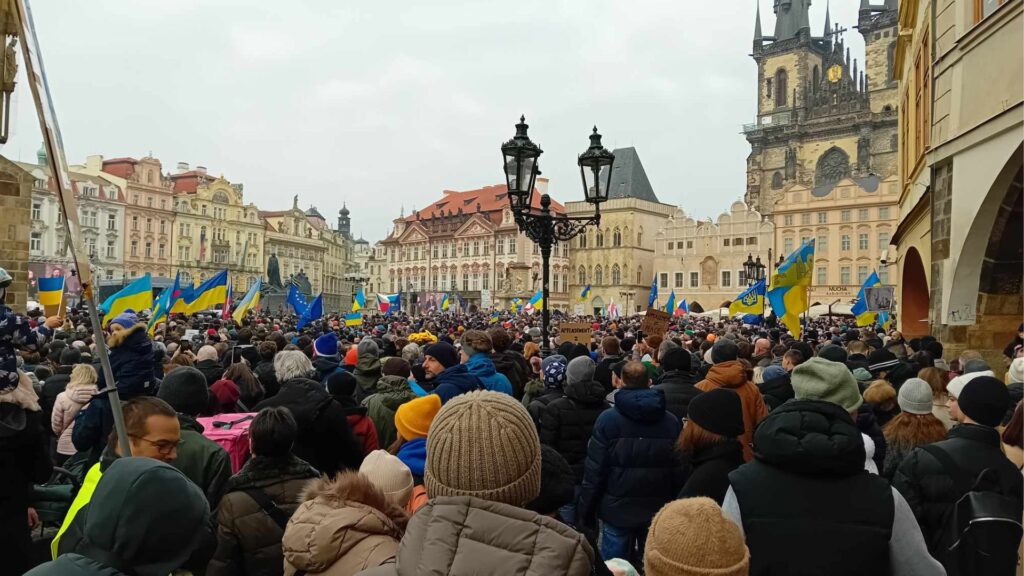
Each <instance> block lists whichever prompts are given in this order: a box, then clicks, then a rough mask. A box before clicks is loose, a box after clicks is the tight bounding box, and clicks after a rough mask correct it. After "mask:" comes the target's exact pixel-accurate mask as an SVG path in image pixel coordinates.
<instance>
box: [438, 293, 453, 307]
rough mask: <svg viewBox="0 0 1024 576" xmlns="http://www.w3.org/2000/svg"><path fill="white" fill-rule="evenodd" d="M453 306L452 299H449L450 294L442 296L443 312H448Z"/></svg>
mask: <svg viewBox="0 0 1024 576" xmlns="http://www.w3.org/2000/svg"><path fill="white" fill-rule="evenodd" d="M451 305H452V301H451V298H449V297H448V293H447V292H445V293H444V295H443V296H441V310H447V309H448V308H450V307H451Z"/></svg>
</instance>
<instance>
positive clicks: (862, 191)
mask: <svg viewBox="0 0 1024 576" xmlns="http://www.w3.org/2000/svg"><path fill="white" fill-rule="evenodd" d="M897 180H898V179H897V177H896V176H895V175H893V176H892V177H890V178H887V179H885V180H883V181H882V182H880V183H879V184H878V187H877V188H875V189H873V190H872V189H870V188H864V187H862V186H860V185H858V184H857V183H856V182H854V181H853V180H850V179H844V180H842V181H840V182H839V183H838V184H837V185H836V186H835V187H834V188H833V189H831V190H830V191H828V193H826V194H819V193H818V189H815V188H808V187H806V186H800V185H794V186H791V187H789V188H787V189H786V190H785V191H784V193H783V197H782V198H780V199H779V200H778V202H777V203H776V204H775V246H776V249H777V250H778V254H779V255H781V256H787V255H789V254H790V253H792V252H793V251H794V250H796V249H797V248H798V247H800V245H801V244H802V243H803V242H805V241H806V240H808V239H811V238H814V239H815V247H814V276H813V278H812V287H811V299H812V302H811V303H812V304H813V303H814V302H820V303H822V304H829V303H831V302H833V301H834V300H836V299H840V300H842V301H844V302H846V303H850V301H851V300H852V299H854V298H856V296H857V291H858V290H860V287H861V285H862V284H863V283H864V280H865V279H867V277H868V276H869V275H870V274H871V272H872V271H877V272H878V278H879V280H881V281H882V284H884V285H890V284H894V283H895V278H893V277H891V275H890V269H889V267H886V266H882V265H881V257H882V253H883V251H886V250H887V249H888V248H889V244H890V243H891V241H892V235H893V233H894V232H895V230H896V224H897V222H898V219H897V215H898V212H897V211H898V209H899V206H898V199H899V183H898V181H897ZM826 300H827V301H826Z"/></svg>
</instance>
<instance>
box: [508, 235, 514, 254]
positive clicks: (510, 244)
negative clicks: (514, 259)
mask: <svg viewBox="0 0 1024 576" xmlns="http://www.w3.org/2000/svg"><path fill="white" fill-rule="evenodd" d="M508 253H509V254H515V253H516V237H515V236H509V237H508Z"/></svg>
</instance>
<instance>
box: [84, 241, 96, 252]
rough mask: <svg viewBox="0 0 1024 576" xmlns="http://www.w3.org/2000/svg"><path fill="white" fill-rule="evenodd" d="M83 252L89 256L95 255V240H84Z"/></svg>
mask: <svg viewBox="0 0 1024 576" xmlns="http://www.w3.org/2000/svg"><path fill="white" fill-rule="evenodd" d="M85 251H86V252H87V253H88V254H89V255H94V254H96V239H95V238H86V239H85Z"/></svg>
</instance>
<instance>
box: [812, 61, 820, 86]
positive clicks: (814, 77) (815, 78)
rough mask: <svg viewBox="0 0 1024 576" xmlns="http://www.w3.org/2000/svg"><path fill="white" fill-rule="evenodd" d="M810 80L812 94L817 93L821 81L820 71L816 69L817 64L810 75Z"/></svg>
mask: <svg viewBox="0 0 1024 576" xmlns="http://www.w3.org/2000/svg"><path fill="white" fill-rule="evenodd" d="M811 78H812V84H811V91H812V92H817V91H818V83H819V82H820V81H821V70H819V69H818V65H817V64H815V65H814V72H812V73H811Z"/></svg>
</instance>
